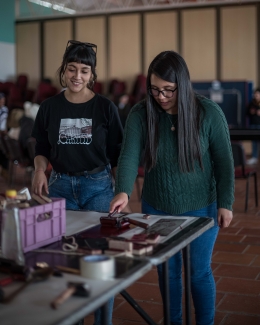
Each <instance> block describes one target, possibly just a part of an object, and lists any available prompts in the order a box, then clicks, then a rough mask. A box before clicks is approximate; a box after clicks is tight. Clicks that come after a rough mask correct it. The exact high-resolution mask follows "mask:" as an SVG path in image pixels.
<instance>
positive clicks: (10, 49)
mask: <svg viewBox="0 0 260 325" xmlns="http://www.w3.org/2000/svg"><path fill="white" fill-rule="evenodd" d="M0 58H1V60H0V81H2V82H3V81H7V80H14V79H15V78H16V59H15V44H12V43H5V42H0Z"/></svg>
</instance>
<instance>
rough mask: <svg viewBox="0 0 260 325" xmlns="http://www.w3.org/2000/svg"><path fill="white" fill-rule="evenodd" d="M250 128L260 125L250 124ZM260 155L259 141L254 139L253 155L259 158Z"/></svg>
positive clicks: (259, 126) (258, 127) (256, 127)
mask: <svg viewBox="0 0 260 325" xmlns="http://www.w3.org/2000/svg"><path fill="white" fill-rule="evenodd" d="M250 129H258V130H259V129H260V125H257V124H253V125H250ZM258 156H259V141H252V157H253V158H256V159H258Z"/></svg>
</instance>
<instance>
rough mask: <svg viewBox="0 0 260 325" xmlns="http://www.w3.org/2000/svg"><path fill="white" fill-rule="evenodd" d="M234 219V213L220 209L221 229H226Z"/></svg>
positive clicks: (219, 221)
mask: <svg viewBox="0 0 260 325" xmlns="http://www.w3.org/2000/svg"><path fill="white" fill-rule="evenodd" d="M232 219H233V212H232V211H230V210H228V209H223V208H219V209H218V225H219V227H220V228H226V227H228V226H229V225H230V223H231V221H232Z"/></svg>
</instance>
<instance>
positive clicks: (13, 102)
mask: <svg viewBox="0 0 260 325" xmlns="http://www.w3.org/2000/svg"><path fill="white" fill-rule="evenodd" d="M23 104H24V93H23V90H22V89H21V88H19V87H18V86H17V85H13V86H12V87H10V90H9V94H8V99H7V107H8V108H9V110H11V109H12V108H22V109H23Z"/></svg>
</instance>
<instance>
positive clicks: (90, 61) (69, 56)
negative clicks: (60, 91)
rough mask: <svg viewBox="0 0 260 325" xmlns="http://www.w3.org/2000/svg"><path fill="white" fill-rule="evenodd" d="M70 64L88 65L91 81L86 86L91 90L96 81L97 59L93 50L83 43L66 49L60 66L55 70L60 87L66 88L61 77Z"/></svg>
mask: <svg viewBox="0 0 260 325" xmlns="http://www.w3.org/2000/svg"><path fill="white" fill-rule="evenodd" d="M70 62H77V63H82V64H86V65H89V66H90V67H91V72H92V74H93V78H92V80H91V81H92V82H91V84H88V85H87V87H88V88H89V89H91V90H92V89H93V86H94V83H95V81H96V79H97V74H96V65H97V58H96V52H95V51H94V50H93V48H92V47H90V46H86V45H85V44H84V43H80V44H71V45H69V46H68V47H67V48H66V50H65V53H64V55H63V59H62V63H61V66H60V67H59V69H58V70H57V75H58V77H59V81H60V85H61V86H62V87H67V85H65V84H64V81H63V76H64V73H65V70H66V68H67V65H68V63H70Z"/></svg>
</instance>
